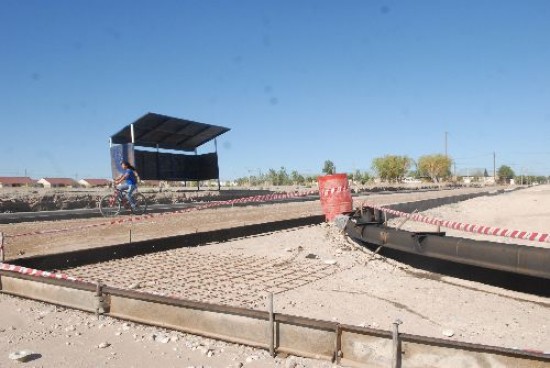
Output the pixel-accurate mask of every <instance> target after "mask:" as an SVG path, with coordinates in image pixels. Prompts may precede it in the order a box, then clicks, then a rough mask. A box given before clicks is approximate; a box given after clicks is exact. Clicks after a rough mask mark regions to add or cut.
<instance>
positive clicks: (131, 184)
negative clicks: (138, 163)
mask: <svg viewBox="0 0 550 368" xmlns="http://www.w3.org/2000/svg"><path fill="white" fill-rule="evenodd" d="M121 165H122V169H123V172H122V174H120V175H119V176H118V177H117V178H116V179H115V185H116V186H117V189H118V190H121V191H126V198H127V199H128V203H130V206H132V209H133V208H134V207H135V206H136V204H135V203H134V198H133V196H132V193H134V191H135V190H136V189H137V182H138V179H137V173H136V168H135V167H133V166H132V165H130V163H129V162H128V161H122V164H121Z"/></svg>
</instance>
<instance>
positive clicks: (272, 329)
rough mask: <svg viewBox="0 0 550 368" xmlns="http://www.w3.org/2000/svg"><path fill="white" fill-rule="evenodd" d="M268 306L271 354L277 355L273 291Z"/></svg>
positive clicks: (269, 296)
mask: <svg viewBox="0 0 550 368" xmlns="http://www.w3.org/2000/svg"><path fill="white" fill-rule="evenodd" d="M267 308H268V311H269V354H270V355H271V356H272V357H274V356H275V325H274V324H275V323H274V321H275V316H274V314H273V293H272V292H270V293H269V295H268V299H267Z"/></svg>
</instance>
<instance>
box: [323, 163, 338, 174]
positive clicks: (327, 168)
mask: <svg viewBox="0 0 550 368" xmlns="http://www.w3.org/2000/svg"><path fill="white" fill-rule="evenodd" d="M335 172H336V166H334V163H333V162H332V161H330V160H326V161H325V165H324V166H323V173H324V174H326V175H332V174H334V173H335Z"/></svg>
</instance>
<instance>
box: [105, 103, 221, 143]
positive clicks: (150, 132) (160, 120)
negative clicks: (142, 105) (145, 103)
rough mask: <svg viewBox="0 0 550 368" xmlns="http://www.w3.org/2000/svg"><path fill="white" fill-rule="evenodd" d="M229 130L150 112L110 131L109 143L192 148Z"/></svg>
mask: <svg viewBox="0 0 550 368" xmlns="http://www.w3.org/2000/svg"><path fill="white" fill-rule="evenodd" d="M229 130H230V129H229V128H225V127H222V126H217V125H211V124H204V123H198V122H196V121H191V120H185V119H179V118H175V117H172V116H166V115H161V114H155V113H151V112H150V113H147V114H145V115H143V116H142V117H140V118H139V119H137V120H136V121H134V122H133V123H132V124H129V125H127V126H125V127H124V128H122V129H121V130H120V131H119V132H117V133H115V134H113V135H112V136H111V143H113V144H128V143H133V144H134V146H141V147H153V148H163V149H173V150H181V151H187V152H192V151H194V150H195V149H196V148H197V147H199V146H201V145H203V144H205V143H207V142H209V141H211V140H212V139H214V138H216V137H218V136H220V135H221V134H223V133H225V132H227V131H229Z"/></svg>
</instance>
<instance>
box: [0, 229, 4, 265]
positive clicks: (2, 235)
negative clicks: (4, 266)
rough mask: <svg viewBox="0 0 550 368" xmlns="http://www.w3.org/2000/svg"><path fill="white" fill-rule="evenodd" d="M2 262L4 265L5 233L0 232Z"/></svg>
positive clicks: (0, 260)
mask: <svg viewBox="0 0 550 368" xmlns="http://www.w3.org/2000/svg"><path fill="white" fill-rule="evenodd" d="M0 262H2V263H4V233H1V232H0Z"/></svg>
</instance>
